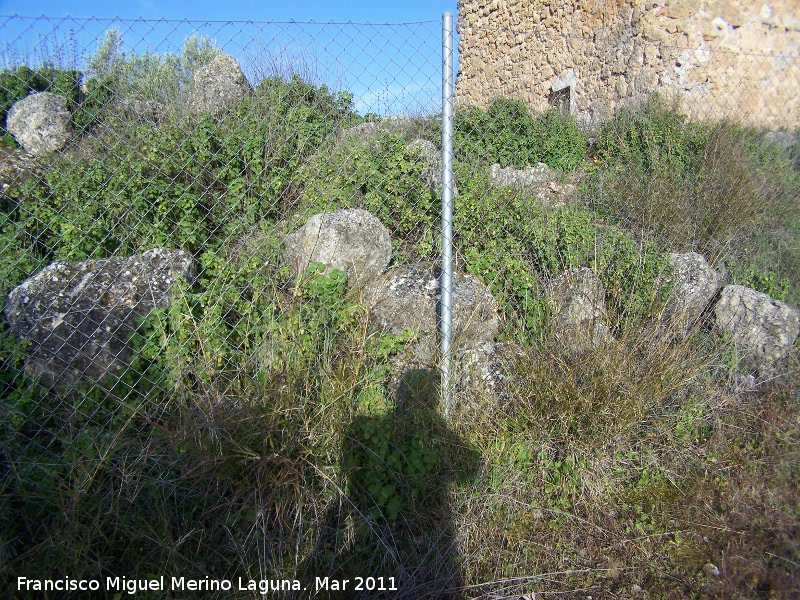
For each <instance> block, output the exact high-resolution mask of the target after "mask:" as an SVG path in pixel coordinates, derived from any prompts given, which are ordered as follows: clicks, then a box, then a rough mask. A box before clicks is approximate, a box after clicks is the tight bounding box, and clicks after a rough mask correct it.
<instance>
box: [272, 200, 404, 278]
mask: <svg viewBox="0 0 800 600" xmlns="http://www.w3.org/2000/svg"><path fill="white" fill-rule="evenodd" d="M284 248H285V252H284V255H283V260H284V262H285V264H286V265H287V266H288V267H289V268H290V269H291V270H292V272H293V273H294V275H295V276H298V275H301V274H303V273H305V272H306V270H307V269H308V267H309V266H310V265H311V264H312V263H315V262H319V263H323V264H324V265H325V266H326V267H327V269H329V270H330V269H340V270H342V271H345V272H346V273H347V280H348V286H349V287H351V289H355V288H361V287H363V286H365V285H366V284H368V283H369V282H371V281H373V280H374V279H375V278H377V277H378V276H379V275H380V274H381V273H383V270H384V269H385V268H386V265H388V264H389V260H390V259H391V257H392V238H391V236H390V235H389V230H388V229H386V227H384V226H383V224H382V223H381V222H380V221H379V220H378V218H377V217H375V216H373V215H372V214H370V213H369V212H367V211H366V210H363V209H360V208H345V209H342V210H337V211H335V212H332V213H320V214H317V215H314V216H313V217H311V218H310V219H309V220H308V221H307V222H306V223H305V225H303V226H302V227H301V228H300V229H298V230H297V231H296V232H295V233H293V234H291V235H287V236H286V238H285V239H284Z"/></svg>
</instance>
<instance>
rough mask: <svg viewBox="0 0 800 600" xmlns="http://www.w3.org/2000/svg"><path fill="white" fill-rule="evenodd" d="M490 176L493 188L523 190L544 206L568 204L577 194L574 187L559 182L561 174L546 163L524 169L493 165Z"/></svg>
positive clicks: (490, 168)
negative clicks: (501, 187)
mask: <svg viewBox="0 0 800 600" xmlns="http://www.w3.org/2000/svg"><path fill="white" fill-rule="evenodd" d="M489 176H490V181H491V184H492V185H493V186H495V187H500V186H508V187H513V188H516V189H519V190H523V191H525V192H527V193H528V194H531V195H533V196H534V197H535V198H536V201H537V202H538V203H539V204H541V205H543V206H556V205H561V204H566V203H568V202H570V201H571V199H572V198H573V197H574V196H575V194H576V189H575V186H574V185H572V184H570V183H561V182H560V181H558V179H559V176H560V175H559V172H558V171H555V170H553V169H551V168H550V167H548V166H547V165H546V164H544V163H538V164H537V165H536V166H535V167H526V168H524V169H516V168H514V167H501V166H500V165H499V164H493V165H492V166H491V167H489Z"/></svg>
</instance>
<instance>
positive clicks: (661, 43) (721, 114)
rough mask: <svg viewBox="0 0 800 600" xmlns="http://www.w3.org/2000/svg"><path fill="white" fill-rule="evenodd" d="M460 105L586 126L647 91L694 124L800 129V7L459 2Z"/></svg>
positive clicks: (791, 0)
mask: <svg viewBox="0 0 800 600" xmlns="http://www.w3.org/2000/svg"><path fill="white" fill-rule="evenodd" d="M458 33H459V45H458V49H459V61H460V65H459V67H460V68H459V74H458V77H457V80H456V102H457V103H458V105H460V106H463V105H468V104H472V105H477V106H486V105H487V104H488V103H489V101H490V100H491V99H492V98H493V97H495V96H506V97H511V98H517V99H520V100H523V101H524V102H526V103H527V104H529V105H530V106H531V107H532V108H533V109H536V110H541V109H544V108H547V107H548V106H561V107H564V108H569V110H571V111H572V112H573V113H574V114H575V115H576V116H577V117H578V118H579V120H581V121H583V122H584V123H587V124H593V123H597V122H598V121H599V120H601V119H603V118H604V117H606V116H608V115H609V114H610V113H611V112H612V111H613V110H614V109H615V108H617V107H618V106H620V105H622V104H628V103H631V102H636V101H641V100H642V99H643V98H645V97H647V96H648V95H649V94H650V93H651V92H653V91H657V90H658V91H660V93H661V94H662V95H664V96H668V97H670V96H672V97H674V96H675V95H677V96H679V98H680V102H681V108H682V110H683V111H685V112H687V113H688V114H690V115H691V116H692V117H694V118H717V119H718V118H731V119H737V120H740V121H743V122H746V123H753V124H756V123H757V124H759V125H763V126H766V127H769V128H772V129H781V128H784V129H789V130H794V129H795V128H797V127H798V126H800V0H772V1H770V2H769V3H766V2H763V1H757V2H747V1H745V0H649V1H647V2H645V1H642V0H549V1H546V0H459V2H458Z"/></svg>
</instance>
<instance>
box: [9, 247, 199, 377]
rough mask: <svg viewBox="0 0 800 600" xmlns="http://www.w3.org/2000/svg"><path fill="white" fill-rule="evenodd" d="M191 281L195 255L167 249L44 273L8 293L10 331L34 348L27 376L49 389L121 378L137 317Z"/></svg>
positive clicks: (62, 264)
mask: <svg viewBox="0 0 800 600" xmlns="http://www.w3.org/2000/svg"><path fill="white" fill-rule="evenodd" d="M194 276H195V266H194V261H193V259H192V257H191V255H190V254H188V253H186V252H183V251H182V250H165V249H162V248H157V249H155V250H150V251H148V252H145V253H144V254H140V255H136V256H131V257H128V258H108V259H100V260H87V261H84V262H72V263H68V262H56V263H53V264H51V265H49V266H47V267H45V268H44V269H43V270H42V271H40V272H39V273H37V274H36V275H34V276H32V277H30V278H29V279H27V280H26V281H24V282H23V283H22V284H21V285H19V286H17V287H16V288H14V289H13V290H11V293H10V294H9V295H8V299H7V301H6V306H5V316H6V320H7V321H8V324H9V328H10V331H11V333H12V334H13V335H15V336H16V337H17V338H19V339H21V340H28V341H29V342H30V345H29V347H28V349H27V352H28V357H27V360H26V362H25V370H26V372H27V373H28V375H30V376H31V377H33V378H35V379H38V380H40V381H41V382H42V383H43V384H45V385H51V386H52V385H58V386H65V385H72V384H75V383H77V382H79V381H99V380H101V379H102V378H103V377H105V376H106V375H109V374H118V373H120V372H121V371H122V370H123V369H124V367H125V365H126V364H127V361H128V359H129V358H130V355H131V348H130V347H129V343H128V337H129V335H130V333H131V332H133V331H134V330H135V328H136V319H137V317H142V316H145V315H147V313H148V312H149V311H150V310H151V309H152V308H156V307H158V308H163V307H166V306H169V304H170V302H171V298H172V289H173V287H174V286H175V284H176V282H177V281H178V279H183V280H185V281H191V280H192V279H193V278H194Z"/></svg>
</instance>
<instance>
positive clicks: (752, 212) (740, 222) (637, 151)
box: [583, 97, 800, 297]
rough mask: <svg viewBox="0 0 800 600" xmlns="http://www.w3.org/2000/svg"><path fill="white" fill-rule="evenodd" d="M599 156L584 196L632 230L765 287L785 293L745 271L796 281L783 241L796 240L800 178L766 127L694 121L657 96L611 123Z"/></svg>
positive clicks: (601, 139)
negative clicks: (793, 226) (768, 138)
mask: <svg viewBox="0 0 800 600" xmlns="http://www.w3.org/2000/svg"><path fill="white" fill-rule="evenodd" d="M595 161H596V163H595V166H593V167H592V169H591V171H590V173H589V176H588V177H587V179H586V182H585V184H584V186H583V194H584V197H585V199H586V202H587V204H588V205H589V206H590V207H592V208H593V209H595V210H597V211H599V212H600V213H601V214H607V215H609V216H611V217H612V218H614V219H615V220H616V221H617V222H619V223H620V224H621V225H622V226H623V227H624V228H625V229H628V230H630V231H633V232H635V234H636V235H637V236H639V237H642V238H645V239H652V240H655V241H656V242H657V243H659V244H660V245H661V246H662V247H664V248H665V249H668V250H671V251H675V252H689V251H696V252H700V253H702V254H703V255H705V256H706V258H707V259H708V260H709V261H711V262H718V263H730V264H731V266H732V272H733V271H736V272H737V273H739V275H737V279H738V280H740V281H748V282H749V283H752V284H755V285H756V287H757V288H759V289H766V288H771V289H772V291H774V292H778V291H779V290H777V289H775V287H774V286H772V285H771V284H768V282H767V280H766V279H763V278H759V277H755V278H754V277H751V276H747V275H746V273H747V272H754V271H760V272H767V273H773V274H774V276H775V277H776V281H789V282H790V283H789V285H790V286H791V287H796V286H797V285H798V283H799V281H798V274H797V273H796V272H790V271H788V270H786V266H788V264H789V263H788V262H787V261H785V260H782V259H781V258H780V257H779V256H778V254H779V253H777V252H775V247H776V246H778V245H781V246H785V247H787V248H791V247H793V246H796V237H795V238H794V239H795V241H794V242H792V241H791V239H790V238H791V237H792V236H793V234H791V233H789V231H788V229H789V228H788V223H789V222H790V221H791V220H792V219H795V220H796V219H797V214H798V208H797V203H796V200H795V198H796V196H797V193H798V190H800V177H798V174H797V172H796V171H794V170H793V168H792V164H791V156H790V153H788V152H786V151H785V150H784V149H782V148H779V147H777V146H775V145H772V144H769V143H768V142H766V141H765V139H764V135H763V131H759V130H756V129H753V128H747V127H742V126H739V125H736V124H734V123H730V122H725V121H723V122H718V123H693V122H689V121H688V120H687V118H686V117H685V115H682V114H681V113H680V112H679V111H678V109H677V107H676V106H674V105H666V104H665V103H664V102H663V101H661V100H660V99H659V98H658V97H653V98H651V99H650V100H649V101H648V102H647V104H646V105H645V106H644V107H643V108H642V109H640V110H622V111H620V112H619V113H618V114H617V115H616V116H615V117H614V118H613V119H612V120H610V121H608V122H607V123H605V124H604V125H603V127H602V128H601V130H600V133H599V134H598V139H597V148H596V154H595ZM782 265H783V266H782ZM780 293H781V294H782V295H786V294H787V293H789V292H787V291H783V292H780ZM789 295H791V296H795V297H796V296H797V293H796V292H791V293H790V294H789Z"/></svg>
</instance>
